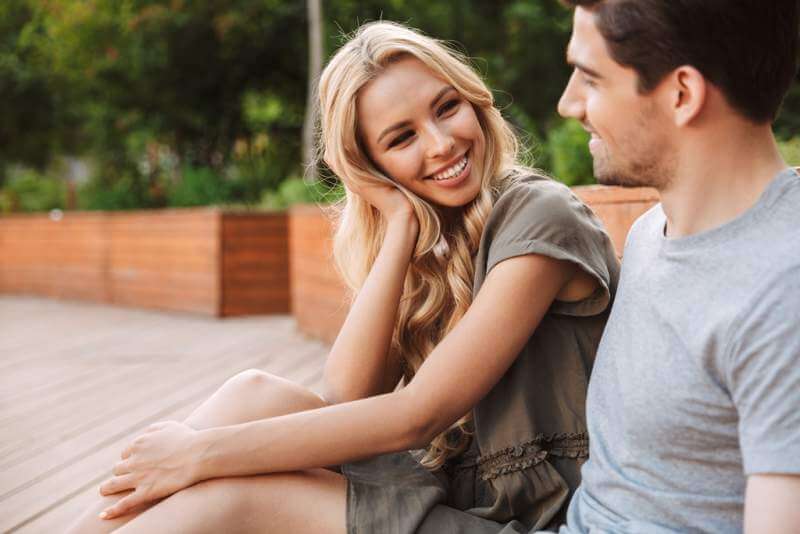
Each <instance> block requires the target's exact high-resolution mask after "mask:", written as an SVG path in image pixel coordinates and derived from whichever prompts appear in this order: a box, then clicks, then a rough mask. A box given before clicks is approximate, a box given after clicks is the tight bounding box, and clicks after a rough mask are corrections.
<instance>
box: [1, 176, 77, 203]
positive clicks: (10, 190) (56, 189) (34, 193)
mask: <svg viewBox="0 0 800 534" xmlns="http://www.w3.org/2000/svg"><path fill="white" fill-rule="evenodd" d="M65 199H66V186H65V183H64V181H63V180H59V179H56V178H52V177H47V176H43V175H41V174H39V173H38V172H36V171H35V170H30V169H26V170H22V171H19V172H16V173H12V176H11V177H10V178H9V179H8V181H7V183H6V184H5V186H4V187H3V188H2V189H0V212H11V211H26V212H33V211H49V210H52V209H57V208H58V209H63V208H64V204H65Z"/></svg>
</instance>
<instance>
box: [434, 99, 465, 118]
mask: <svg viewBox="0 0 800 534" xmlns="http://www.w3.org/2000/svg"><path fill="white" fill-rule="evenodd" d="M459 103H460V102H459V100H458V99H456V98H454V99H453V100H448V101H447V102H445V103H444V104H442V107H440V108H439V113H438V115H439V116H440V117H441V116H442V115H444V114H445V113H447V112H448V111H450V110H452V109H454V108H456V107H457V106H458V104H459Z"/></svg>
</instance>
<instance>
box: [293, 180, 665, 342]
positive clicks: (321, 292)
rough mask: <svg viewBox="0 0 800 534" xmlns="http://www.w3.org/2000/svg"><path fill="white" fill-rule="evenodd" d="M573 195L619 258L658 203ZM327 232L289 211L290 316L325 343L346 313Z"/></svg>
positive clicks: (647, 195)
mask: <svg viewBox="0 0 800 534" xmlns="http://www.w3.org/2000/svg"><path fill="white" fill-rule="evenodd" d="M573 190H574V191H575V193H576V194H577V195H578V197H580V198H581V199H582V200H583V201H584V202H586V203H587V204H588V205H589V206H590V207H591V208H592V210H593V211H594V212H595V213H596V214H597V216H598V217H600V219H601V220H602V221H603V224H605V226H606V229H607V230H608V233H609V235H610V236H611V240H612V241H613V243H614V246H615V248H616V250H617V254H618V255H619V256H620V257H621V256H622V249H623V247H624V245H625V237H626V236H627V234H628V230H629V229H630V227H631V225H632V224H633V222H634V221H635V220H636V219H637V218H638V217H639V216H640V215H642V214H643V213H644V212H645V211H647V210H648V209H649V208H650V207H651V206H652V205H653V204H655V203H656V202H658V193H657V192H656V191H654V190H652V189H646V188H641V189H624V188H620V187H606V186H584V187H576V188H574V189H573ZM331 229H332V226H331V222H330V220H329V219H328V217H327V216H326V215H325V214H324V213H323V211H322V210H321V209H320V208H318V207H316V206H296V207H294V208H292V210H291V211H290V218H289V248H290V272H291V279H292V313H293V314H294V315H295V318H296V319H297V323H298V327H299V328H300V329H301V330H302V331H304V332H306V333H307V334H309V335H311V336H314V337H317V338H319V339H322V340H324V341H327V342H332V341H333V340H334V339H335V338H336V334H337V333H338V331H339V328H341V325H342V323H343V322H344V318H345V316H346V315H347V309H348V299H347V296H346V295H347V293H346V291H345V289H344V284H343V283H342V281H341V279H340V278H339V276H338V274H337V272H336V269H335V268H334V266H333V262H332V258H331V256H332V249H331Z"/></svg>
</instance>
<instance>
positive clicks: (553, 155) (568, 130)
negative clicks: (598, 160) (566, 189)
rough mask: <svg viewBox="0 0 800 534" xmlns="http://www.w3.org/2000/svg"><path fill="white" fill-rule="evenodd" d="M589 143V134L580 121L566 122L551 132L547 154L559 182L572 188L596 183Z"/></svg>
mask: <svg viewBox="0 0 800 534" xmlns="http://www.w3.org/2000/svg"><path fill="white" fill-rule="evenodd" d="M588 142H589V134H588V133H587V132H586V130H584V129H583V126H581V124H580V123H579V122H578V121H574V120H565V121H562V122H561V123H560V124H559V125H558V126H555V127H554V128H552V129H551V130H550V134H549V135H548V138H547V153H548V155H549V162H550V170H551V172H552V173H553V174H554V176H555V177H556V178H557V179H558V180H560V181H562V182H564V183H565V184H567V185H570V186H572V185H582V184H592V183H594V182H595V180H594V175H593V172H592V156H591V154H590V153H589V149H588Z"/></svg>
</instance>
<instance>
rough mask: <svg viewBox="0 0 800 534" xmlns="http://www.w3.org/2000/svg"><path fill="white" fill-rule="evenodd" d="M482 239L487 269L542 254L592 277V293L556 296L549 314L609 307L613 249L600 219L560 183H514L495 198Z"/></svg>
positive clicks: (614, 267) (595, 311) (586, 312)
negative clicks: (594, 286)
mask: <svg viewBox="0 0 800 534" xmlns="http://www.w3.org/2000/svg"><path fill="white" fill-rule="evenodd" d="M487 237H488V239H490V243H489V247H488V255H487V260H486V261H487V265H486V273H489V271H491V269H492V268H493V267H494V266H495V265H497V264H498V263H500V262H501V261H503V260H506V259H508V258H512V257H515V256H523V255H526V254H541V255H543V256H549V257H551V258H555V259H558V260H566V261H570V262H573V263H575V264H577V265H578V266H579V267H580V268H581V269H583V270H584V271H586V272H587V273H589V274H590V275H591V276H592V277H593V278H594V279H595V280H597V283H598V287H597V289H596V290H595V292H594V293H593V294H592V295H590V296H589V297H587V298H585V299H583V300H580V301H576V302H565V301H559V300H556V301H555V302H554V303H553V306H552V307H551V310H550V311H551V312H552V313H559V314H562V315H575V316H589V315H596V314H598V313H600V312H602V311H603V310H605V309H606V308H607V307H608V305H609V303H610V301H611V291H612V277H614V276H616V272H617V269H618V265H617V259H616V255H615V253H614V247H613V245H612V243H611V240H610V239H609V237H608V234H607V233H606V232H605V230H604V228H603V225H602V223H601V222H600V220H599V219H598V218H597V217H596V216H595V215H594V213H592V211H591V210H590V209H589V208H588V207H587V206H586V205H585V204H584V203H583V202H581V201H580V200H579V199H578V198H577V197H576V196H575V195H574V194H573V193H572V191H570V189H569V188H568V187H566V186H565V185H563V184H560V183H558V182H555V181H553V180H544V179H540V180H538V181H535V182H530V181H524V182H521V183H518V184H515V185H514V186H512V187H511V188H509V190H508V191H506V192H504V193H503V195H502V196H501V197H500V198H499V199H498V200H497V202H496V204H495V206H494V208H493V210H492V214H491V216H490V218H489V221H488V222H487Z"/></svg>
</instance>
